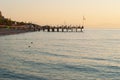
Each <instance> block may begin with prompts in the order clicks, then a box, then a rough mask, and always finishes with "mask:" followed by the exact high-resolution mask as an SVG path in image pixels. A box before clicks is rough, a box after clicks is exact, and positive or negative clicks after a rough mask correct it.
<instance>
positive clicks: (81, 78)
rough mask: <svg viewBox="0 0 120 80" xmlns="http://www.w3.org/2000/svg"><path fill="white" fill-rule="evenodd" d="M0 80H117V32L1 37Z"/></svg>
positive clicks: (119, 53) (119, 58)
mask: <svg viewBox="0 0 120 80" xmlns="http://www.w3.org/2000/svg"><path fill="white" fill-rule="evenodd" d="M31 42H33V43H31ZM0 80H120V30H103V31H102V30H86V31H85V32H84V33H81V32H77V33H76V32H69V33H67V32H66V33H61V32H60V33H56V32H53V33H52V32H50V33H48V32H32V33H25V34H18V35H9V36H1V37H0Z"/></svg>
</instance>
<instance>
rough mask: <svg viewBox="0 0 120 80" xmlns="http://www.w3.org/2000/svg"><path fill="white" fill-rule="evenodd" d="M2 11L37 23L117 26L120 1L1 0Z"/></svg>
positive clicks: (17, 19)
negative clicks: (83, 23)
mask: <svg viewBox="0 0 120 80" xmlns="http://www.w3.org/2000/svg"><path fill="white" fill-rule="evenodd" d="M0 11H2V14H3V15H4V16H5V17H7V18H11V19H12V20H16V21H24V22H32V23H36V24H39V25H46V24H48V25H62V24H67V25H82V22H83V16H84V17H85V18H86V20H84V21H85V26H86V28H120V22H119V21H120V0H0Z"/></svg>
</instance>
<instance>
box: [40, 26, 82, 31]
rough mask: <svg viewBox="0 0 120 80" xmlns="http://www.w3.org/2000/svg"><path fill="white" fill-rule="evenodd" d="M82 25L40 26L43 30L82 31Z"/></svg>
mask: <svg viewBox="0 0 120 80" xmlns="http://www.w3.org/2000/svg"><path fill="white" fill-rule="evenodd" d="M83 29H84V26H42V27H41V28H40V29H39V31H43V32H45V31H46V32H83Z"/></svg>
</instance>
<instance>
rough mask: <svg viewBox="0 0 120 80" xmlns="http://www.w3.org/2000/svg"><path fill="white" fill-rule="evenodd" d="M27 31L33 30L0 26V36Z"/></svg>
mask: <svg viewBox="0 0 120 80" xmlns="http://www.w3.org/2000/svg"><path fill="white" fill-rule="evenodd" d="M27 32H33V31H30V30H17V29H7V28H0V36H5V35H14V34H21V33H27Z"/></svg>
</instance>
